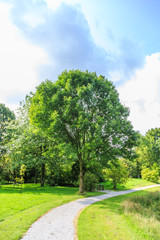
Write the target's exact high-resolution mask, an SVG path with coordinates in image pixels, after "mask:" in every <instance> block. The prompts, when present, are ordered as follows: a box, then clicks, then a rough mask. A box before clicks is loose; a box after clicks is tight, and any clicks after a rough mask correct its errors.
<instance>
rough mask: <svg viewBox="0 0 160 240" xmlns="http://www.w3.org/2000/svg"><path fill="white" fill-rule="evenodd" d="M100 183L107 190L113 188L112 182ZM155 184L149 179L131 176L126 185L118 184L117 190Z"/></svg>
mask: <svg viewBox="0 0 160 240" xmlns="http://www.w3.org/2000/svg"><path fill="white" fill-rule="evenodd" d="M100 184H103V185H104V189H105V190H107V189H108V190H113V185H112V182H102V183H100ZM153 184H155V183H154V182H149V181H147V180H144V179H141V178H130V179H129V180H128V182H127V183H126V184H125V186H122V185H119V184H118V185H117V189H116V190H115V191H122V190H127V189H132V188H138V187H144V186H149V185H153Z"/></svg>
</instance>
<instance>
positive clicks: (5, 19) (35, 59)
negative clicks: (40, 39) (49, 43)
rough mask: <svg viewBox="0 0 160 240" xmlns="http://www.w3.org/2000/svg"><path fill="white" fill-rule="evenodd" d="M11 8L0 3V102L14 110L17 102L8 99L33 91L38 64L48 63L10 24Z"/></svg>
mask: <svg viewBox="0 0 160 240" xmlns="http://www.w3.org/2000/svg"><path fill="white" fill-rule="evenodd" d="M10 8H11V6H9V5H7V4H5V3H0V33H1V37H0V66H1V71H0V102H2V103H5V104H6V105H7V106H9V107H11V108H12V109H13V108H15V106H17V105H14V103H13V105H11V104H10V102H9V100H8V99H9V98H11V97H12V96H13V97H14V99H16V97H18V94H21V95H24V96H25V94H26V93H29V91H32V90H33V89H34V88H35V86H37V85H38V76H37V70H38V67H39V66H40V65H41V64H47V63H48V60H47V56H46V53H45V52H44V51H43V50H42V49H41V48H39V47H37V46H35V45H33V44H31V43H29V42H27V41H26V39H25V38H24V37H23V35H22V34H21V32H20V30H19V29H18V28H17V27H16V26H15V25H13V24H12V23H11V21H10ZM16 93H17V96H16ZM23 99H24V97H23V98H22V99H21V100H23Z"/></svg>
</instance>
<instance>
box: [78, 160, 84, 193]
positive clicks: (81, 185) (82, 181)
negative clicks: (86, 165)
mask: <svg viewBox="0 0 160 240" xmlns="http://www.w3.org/2000/svg"><path fill="white" fill-rule="evenodd" d="M79 166H80V174H79V194H83V193H84V172H83V160H82V157H81V156H79Z"/></svg>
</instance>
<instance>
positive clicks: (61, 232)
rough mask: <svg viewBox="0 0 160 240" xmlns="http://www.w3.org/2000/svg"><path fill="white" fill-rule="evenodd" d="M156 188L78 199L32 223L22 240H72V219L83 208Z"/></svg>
mask: <svg viewBox="0 0 160 240" xmlns="http://www.w3.org/2000/svg"><path fill="white" fill-rule="evenodd" d="M156 186H160V185H151V186H147V187H141V188H135V189H131V190H126V191H118V192H113V191H103V192H105V193H106V194H104V195H100V196H95V197H88V198H83V199H79V200H76V201H73V202H70V203H67V204H64V205H61V206H59V207H56V208H54V209H52V210H51V211H50V212H48V213H47V214H45V215H43V216H42V217H41V218H40V219H38V220H37V221H36V222H34V223H33V224H32V226H31V227H30V228H29V230H28V231H27V233H26V234H25V235H24V236H23V238H22V240H74V237H75V229H74V219H75V217H76V216H77V214H78V213H79V211H80V210H82V209H83V208H85V207H87V206H89V205H90V204H92V203H95V202H98V201H101V200H104V199H107V198H111V197H115V196H119V195H123V194H127V193H131V192H136V191H139V190H144V189H147V188H151V187H156Z"/></svg>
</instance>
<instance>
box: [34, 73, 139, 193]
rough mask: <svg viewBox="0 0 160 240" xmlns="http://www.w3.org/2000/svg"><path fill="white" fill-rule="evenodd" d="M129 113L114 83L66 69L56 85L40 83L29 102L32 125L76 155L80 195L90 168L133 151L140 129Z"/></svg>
mask: <svg viewBox="0 0 160 240" xmlns="http://www.w3.org/2000/svg"><path fill="white" fill-rule="evenodd" d="M128 115H129V110H128V109H127V108H126V107H124V106H123V105H122V104H121V103H120V100H119V96H118V93H117V91H116V89H115V87H114V85H113V84H112V82H110V81H108V80H107V79H106V78H105V77H104V76H101V75H100V76H97V75H96V73H90V72H88V71H85V72H83V71H80V70H72V71H64V72H62V73H61V74H60V75H59V76H58V80H57V81H56V82H55V83H53V82H52V81H49V80H46V81H45V82H43V83H41V84H40V85H39V86H38V87H37V90H36V92H35V94H34V96H33V97H32V100H31V106H30V121H31V123H32V124H34V125H35V126H36V127H37V128H39V129H40V130H42V131H44V132H45V134H48V135H49V136H52V138H54V139H56V141H57V142H59V143H60V144H62V145H63V143H65V144H66V145H68V147H69V149H70V151H72V152H73V153H74V154H76V156H77V161H78V163H79V168H80V184H79V192H80V194H82V193H83V192H84V174H85V170H86V166H92V164H94V163H95V162H99V163H101V164H102V165H103V166H106V165H107V162H108V161H109V160H110V159H116V158H117V157H120V156H124V155H125V156H126V155H129V154H130V152H131V149H132V147H133V145H134V143H135V132H134V130H133V127H132V125H131V123H130V122H129V121H128V119H127V118H128Z"/></svg>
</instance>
